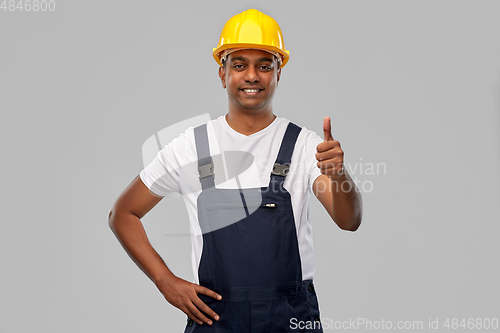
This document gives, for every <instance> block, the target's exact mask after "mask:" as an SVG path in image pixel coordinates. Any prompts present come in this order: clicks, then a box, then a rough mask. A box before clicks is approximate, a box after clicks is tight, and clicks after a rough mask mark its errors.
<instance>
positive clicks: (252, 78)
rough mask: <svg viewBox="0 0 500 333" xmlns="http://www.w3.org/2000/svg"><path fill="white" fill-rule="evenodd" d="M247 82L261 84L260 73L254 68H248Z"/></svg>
mask: <svg viewBox="0 0 500 333" xmlns="http://www.w3.org/2000/svg"><path fill="white" fill-rule="evenodd" d="M245 81H246V82H259V81H260V77H259V72H258V71H257V70H256V69H255V68H254V67H252V66H248V69H247V70H246V73H245Z"/></svg>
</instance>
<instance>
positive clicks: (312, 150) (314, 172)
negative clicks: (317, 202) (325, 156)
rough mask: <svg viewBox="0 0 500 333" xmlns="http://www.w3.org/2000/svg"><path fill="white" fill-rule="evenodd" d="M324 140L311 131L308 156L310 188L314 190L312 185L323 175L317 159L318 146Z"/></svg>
mask: <svg viewBox="0 0 500 333" xmlns="http://www.w3.org/2000/svg"><path fill="white" fill-rule="evenodd" d="M321 142H323V139H322V138H321V137H320V136H319V135H318V134H316V133H315V132H313V131H309V133H308V135H307V141H306V158H307V163H308V166H309V167H308V168H309V186H308V188H309V190H310V191H311V192H312V185H313V183H314V181H315V180H316V178H318V176H320V175H321V171H320V169H319V168H318V165H317V163H318V160H317V159H316V153H317V150H316V147H317V146H318V145H319V144H320V143H321Z"/></svg>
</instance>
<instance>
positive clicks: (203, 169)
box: [194, 124, 215, 190]
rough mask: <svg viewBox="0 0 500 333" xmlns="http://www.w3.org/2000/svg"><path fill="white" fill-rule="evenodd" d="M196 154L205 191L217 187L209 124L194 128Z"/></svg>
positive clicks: (202, 186)
mask: <svg viewBox="0 0 500 333" xmlns="http://www.w3.org/2000/svg"><path fill="white" fill-rule="evenodd" d="M194 140H195V144H196V153H197V154H198V173H199V174H200V183H201V188H202V189H203V190H205V189H207V188H209V187H213V186H215V174H214V164H213V161H212V157H211V156H210V147H209V145H208V133H207V124H203V125H200V126H198V127H195V128H194Z"/></svg>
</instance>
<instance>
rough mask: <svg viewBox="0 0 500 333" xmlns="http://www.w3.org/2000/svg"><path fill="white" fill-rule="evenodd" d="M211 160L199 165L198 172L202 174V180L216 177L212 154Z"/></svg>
mask: <svg viewBox="0 0 500 333" xmlns="http://www.w3.org/2000/svg"><path fill="white" fill-rule="evenodd" d="M209 158H210V162H208V163H205V164H203V165H199V166H198V173H199V174H200V180H202V179H204V178H207V177H215V174H214V163H213V160H212V156H210V157H209Z"/></svg>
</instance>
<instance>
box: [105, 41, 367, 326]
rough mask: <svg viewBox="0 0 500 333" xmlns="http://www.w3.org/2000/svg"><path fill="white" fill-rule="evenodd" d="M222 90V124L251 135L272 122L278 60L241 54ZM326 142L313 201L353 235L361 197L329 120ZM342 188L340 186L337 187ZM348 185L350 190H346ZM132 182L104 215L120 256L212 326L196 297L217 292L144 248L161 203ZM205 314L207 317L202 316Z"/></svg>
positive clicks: (223, 71)
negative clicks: (152, 214) (145, 220)
mask: <svg viewBox="0 0 500 333" xmlns="http://www.w3.org/2000/svg"><path fill="white" fill-rule="evenodd" d="M219 77H220V79H221V83H222V87H223V88H224V89H226V91H227V94H228V109H229V112H228V114H227V115H226V120H227V123H228V124H229V126H231V127H232V128H233V129H234V130H235V131H237V132H239V133H242V134H244V135H251V134H253V133H256V132H258V131H260V130H262V129H264V128H266V127H267V126H269V124H271V123H272V122H273V120H274V119H275V118H276V116H275V115H274V114H273V109H272V100H273V97H274V92H275V90H276V88H277V87H278V82H279V80H280V77H281V68H279V66H278V61H277V59H276V58H275V57H274V56H273V55H271V54H270V53H268V52H265V51H261V50H253V49H252V50H249V49H247V50H240V51H236V52H234V53H232V54H230V55H229V56H228V59H227V61H226V63H225V66H224V67H220V68H219ZM323 131H324V137H325V141H324V142H322V143H320V144H319V145H318V147H317V154H316V158H317V160H318V167H319V168H320V169H321V172H322V175H321V176H319V177H317V178H316V180H315V181H314V184H313V190H314V193H315V195H316V197H317V198H318V199H319V201H320V202H321V203H322V204H323V206H324V207H325V209H326V210H327V212H328V213H329V215H330V216H331V218H332V219H333V220H334V221H335V223H336V224H337V225H338V226H339V227H340V228H341V229H343V230H350V231H355V230H356V229H357V228H358V227H359V225H360V223H361V213H362V204H361V195H360V193H359V190H358V189H357V187H356V185H355V184H354V182H353V181H352V179H351V177H350V176H349V174H348V173H347V172H346V171H345V170H344V168H343V156H344V152H343V151H342V149H341V148H340V143H339V142H338V141H336V140H334V139H333V136H332V134H331V126H330V119H329V118H328V117H326V118H325V119H324V122H323ZM341 184H344V186H340V185H341ZM347 185H350V186H347ZM161 199H162V197H158V196H156V195H154V194H152V193H151V192H150V191H149V189H148V188H147V187H146V186H145V185H144V184H143V182H142V181H141V179H140V178H139V176H137V177H136V178H135V179H134V180H133V181H132V182H131V184H130V185H129V186H128V187H127V188H126V189H125V190H124V191H123V192H122V194H121V195H120V196H119V198H118V199H117V201H116V203H115V204H114V206H113V208H112V209H111V211H110V213H109V225H110V228H111V230H112V231H113V232H114V234H115V235H116V237H117V238H118V240H119V241H120V243H121V244H122V246H123V248H124V249H125V251H126V252H127V253H128V255H129V256H130V257H131V258H132V260H133V261H134V262H135V263H136V264H137V266H139V268H140V269H141V270H142V271H143V272H144V273H145V274H146V275H147V276H148V277H149V278H150V279H151V280H152V281H153V282H154V283H155V285H156V286H157V288H158V290H159V291H160V292H161V293H162V294H163V296H164V297H165V299H166V300H167V301H168V302H169V303H170V304H172V305H173V306H175V307H177V308H179V309H180V310H181V311H183V312H184V313H185V314H186V315H188V316H189V317H190V318H191V319H193V320H194V321H196V322H197V323H199V324H200V325H201V324H203V323H206V324H208V325H212V324H213V322H212V318H213V319H215V320H219V317H218V315H217V314H216V313H215V312H214V311H213V310H212V309H211V308H210V307H208V306H207V305H206V304H205V303H204V302H203V301H201V299H200V298H199V297H198V294H204V295H207V296H210V297H213V298H214V299H217V300H220V299H222V297H221V296H220V295H218V294H217V293H216V292H214V291H212V290H210V289H208V288H205V287H202V286H200V285H198V284H195V283H191V282H188V281H186V280H184V279H181V278H179V277H177V276H175V275H174V274H173V273H172V272H171V271H170V270H169V268H168V267H167V265H165V263H164V262H163V260H162V259H161V257H160V256H159V254H158V253H157V252H156V251H155V250H154V248H153V247H152V246H151V243H150V242H149V240H148V238H147V236H146V232H145V230H144V227H143V225H142V223H141V220H140V219H141V218H142V217H143V216H144V215H146V214H147V213H148V212H149V211H150V210H151V209H152V208H153V207H154V206H156V205H157V204H158V202H160V200H161ZM200 310H201V311H203V312H204V313H206V314H207V315H208V316H209V317H207V316H205V315H204V314H202V313H201V311H200Z"/></svg>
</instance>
